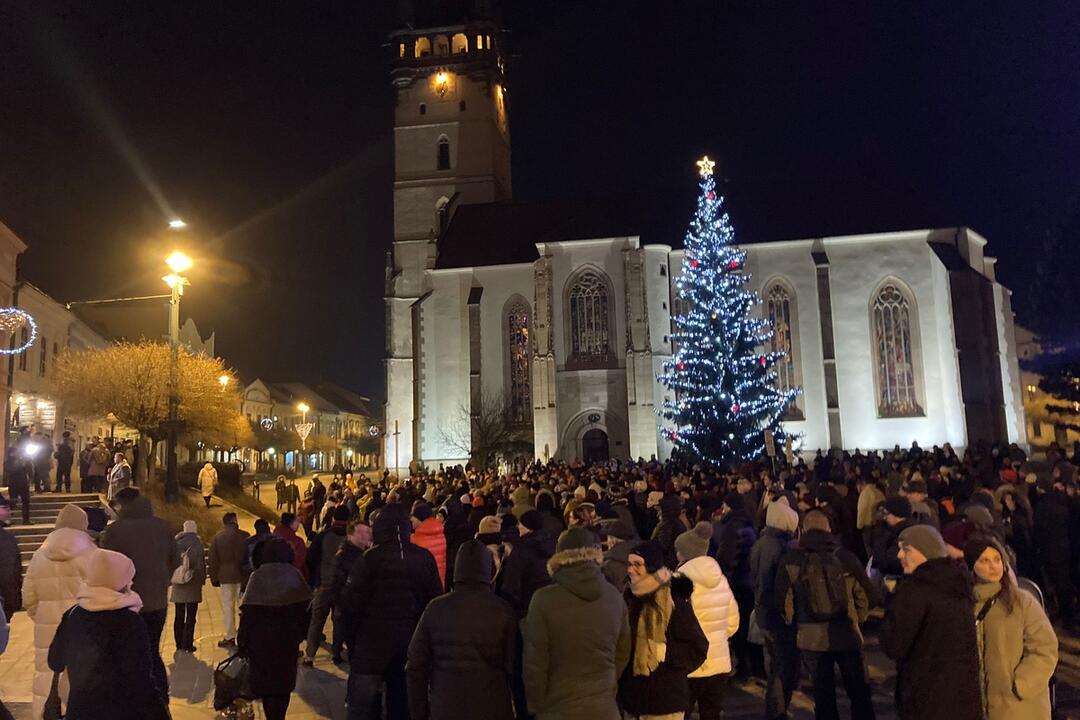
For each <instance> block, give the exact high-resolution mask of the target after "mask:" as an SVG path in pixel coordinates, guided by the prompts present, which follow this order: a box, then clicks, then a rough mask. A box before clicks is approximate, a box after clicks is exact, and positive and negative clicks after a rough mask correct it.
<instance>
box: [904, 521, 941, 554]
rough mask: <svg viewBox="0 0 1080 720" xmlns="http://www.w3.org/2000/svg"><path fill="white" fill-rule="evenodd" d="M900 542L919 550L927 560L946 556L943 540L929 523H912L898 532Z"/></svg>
mask: <svg viewBox="0 0 1080 720" xmlns="http://www.w3.org/2000/svg"><path fill="white" fill-rule="evenodd" d="M900 544H901V545H910V546H911V547H913V548H915V549H916V550H918V551H919V552H921V553H922V554H923V555H924V556H925V557H926V559H927V560H937V559H938V558H943V557H947V556H948V551H947V550H946V549H945V541H944V540H942V539H941V533H939V532H938V531H937V530H936V529H935V528H934V527H932V526H930V525H912V526H911V527H909V528H906V529H905V530H904V531H903V532H901V533H900Z"/></svg>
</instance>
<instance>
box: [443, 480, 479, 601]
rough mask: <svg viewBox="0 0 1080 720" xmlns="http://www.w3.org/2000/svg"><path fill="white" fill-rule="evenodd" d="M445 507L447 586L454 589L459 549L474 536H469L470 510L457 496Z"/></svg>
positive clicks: (444, 531)
mask: <svg viewBox="0 0 1080 720" xmlns="http://www.w3.org/2000/svg"><path fill="white" fill-rule="evenodd" d="M443 507H444V508H445V512H446V517H445V518H444V519H443V534H445V535H446V577H447V583H446V586H447V588H452V587H453V582H454V580H453V579H454V562H455V560H456V559H457V551H458V548H459V547H461V544H462V543H464V542H465V541H466V540H468V539H469V538H471V537H472V535H470V534H469V515H468V511H469V508H466V507H465V506H464V505H462V503H461V500H460V499H459V498H458V497H457V496H453V495H452V496H451V497H450V498H449V499H448V500H447V501H446V503H445V504H444V505H443Z"/></svg>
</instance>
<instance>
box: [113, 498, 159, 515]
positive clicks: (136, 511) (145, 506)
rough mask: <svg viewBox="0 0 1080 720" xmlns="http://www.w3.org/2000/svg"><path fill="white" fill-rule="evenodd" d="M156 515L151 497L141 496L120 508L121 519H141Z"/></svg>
mask: <svg viewBox="0 0 1080 720" xmlns="http://www.w3.org/2000/svg"><path fill="white" fill-rule="evenodd" d="M151 517H154V507H153V505H151V504H150V498H148V497H144V496H141V495H140V496H139V497H137V498H135V499H134V500H132V501H131V502H129V503H128V504H127V505H125V506H124V507H122V508H120V519H121V520H141V519H144V518H151Z"/></svg>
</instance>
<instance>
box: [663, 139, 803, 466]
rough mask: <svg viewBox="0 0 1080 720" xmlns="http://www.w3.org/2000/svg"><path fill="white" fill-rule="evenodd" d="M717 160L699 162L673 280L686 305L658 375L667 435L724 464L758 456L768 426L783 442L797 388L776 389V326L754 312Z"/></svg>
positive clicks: (682, 447) (691, 451) (685, 448)
mask: <svg viewBox="0 0 1080 720" xmlns="http://www.w3.org/2000/svg"><path fill="white" fill-rule="evenodd" d="M715 165H716V163H715V162H714V161H712V160H710V159H709V157H708V156H705V157H703V158H702V159H701V160H699V161H698V162H697V167H698V173H699V176H700V177H699V187H700V190H701V194H700V196H699V197H698V204H697V211H696V212H695V214H694V217H693V219H692V220H691V222H690V228H689V230H688V231H687V233H686V240H685V248H686V255H685V257H686V259H687V261H686V262H685V263H684V264H683V268H682V272H681V274H680V276H679V278H678V279H677V280H676V283H675V287H676V292H677V293H678V296H679V298H680V299H681V300H682V301H683V302H682V306H683V307H685V308H686V310H685V312H684V314H682V315H677V316H675V317H673V318H672V320H673V323H674V326H675V332H674V333H673V335H672V340H673V341H674V342H675V344H676V346H677V348H678V349H677V351H676V353H675V355H674V357H672V358H671V360H669V361H667V362H665V363H664V367H663V373H662V374H661V375H660V376H659V380H660V381H661V382H662V383H664V385H665V386H666V387H667V388H669V389H670V390H672V391H674V393H673V394H674V396H675V397H674V399H673V400H669V401H667V402H665V403H664V406H663V410H662V412H661V415H662V416H663V417H664V419H665V420H667V421H668V423H670V425H669V426H668V427H665V428H664V434H665V435H666V436H667V437H668V438H670V439H671V441H672V442H673V443H674V444H675V445H676V446H677V447H678V448H679V450H680V451H682V452H685V453H686V454H688V455H689V456H691V457H694V458H696V459H702V460H706V461H708V462H714V463H721V464H726V463H733V462H739V461H742V460H747V459H750V458H753V457H756V456H757V455H759V454H761V453H762V452H763V451H764V449H765V431H767V430H768V431H771V432H772V433H773V435H774V437H776V438H777V439H778V440H780V441H781V442H782V441H783V439H784V437H786V435H785V433H784V430H783V427H782V426H781V424H780V418H781V417H782V416H783V414H784V410H785V409H786V408H787V407H788V405H789V404H790V403H791V402H792V401H793V400H794V399H795V396H796V395H797V394H798V392H799V391H798V389H791V390H779V389H778V388H777V387H776V373H775V371H774V370H773V366H774V365H775V364H776V362H777V361H779V360H781V359H782V358H783V356H784V354H783V353H782V352H765V353H762V348H763V347H764V346H765V345H766V343H767V341H768V340H769V338H770V337H771V336H772V329H771V328H770V327H769V323H768V321H767V320H764V319H762V318H759V317H756V316H755V315H754V308H755V307H756V306H757V305H759V304H760V303H761V301H760V299H759V298H758V296H757V294H756V293H754V292H752V291H750V290H747V289H746V284H747V282H748V281H749V279H750V276H749V275H747V274H744V273H743V272H742V268H743V265H744V262H745V259H746V255H745V253H744V252H743V251H742V250H740V249H739V248H738V247H737V246H736V245H735V244H734V239H735V238H734V231H733V229H732V227H731V223H730V221H729V219H728V216H727V214H726V213H724V212H723V207H724V200H723V198H722V197H720V196H718V195H717V194H716V182H715V180H714V178H713V168H714V167H715Z"/></svg>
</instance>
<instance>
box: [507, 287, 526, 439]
mask: <svg viewBox="0 0 1080 720" xmlns="http://www.w3.org/2000/svg"><path fill="white" fill-rule="evenodd" d="M506 332H507V348H508V349H509V352H508V353H507V362H508V363H509V373H508V374H509V377H510V419H511V421H512V422H516V423H523V422H529V421H531V420H532V381H531V373H530V372H529V359H530V355H531V353H530V351H529V306H528V304H527V303H526V302H525V301H524V300H523V299H521V298H519V299H518V300H516V301H515V302H514V304H513V305H511V306H510V309H509V310H508V311H507V313H506Z"/></svg>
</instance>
